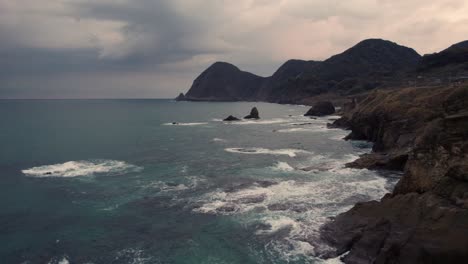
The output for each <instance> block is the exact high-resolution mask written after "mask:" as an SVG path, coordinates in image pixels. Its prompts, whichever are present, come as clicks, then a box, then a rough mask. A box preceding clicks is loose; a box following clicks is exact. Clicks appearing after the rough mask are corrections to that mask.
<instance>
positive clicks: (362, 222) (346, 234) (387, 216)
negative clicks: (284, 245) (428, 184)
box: [321, 193, 468, 263]
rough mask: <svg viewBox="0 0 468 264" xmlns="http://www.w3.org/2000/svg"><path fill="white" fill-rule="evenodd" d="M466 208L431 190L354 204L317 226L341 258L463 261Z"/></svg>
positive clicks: (467, 225)
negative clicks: (438, 195) (332, 219)
mask: <svg viewBox="0 0 468 264" xmlns="http://www.w3.org/2000/svg"><path fill="white" fill-rule="evenodd" d="M467 228H468V210H466V209H461V208H459V207H456V206H453V205H451V204H450V203H447V201H446V200H444V199H442V198H440V197H437V196H435V195H431V194H424V195H420V194H416V193H410V194H405V195H398V196H395V197H388V198H386V199H383V200H382V201H381V202H375V201H374V202H367V203H359V204H357V205H356V206H355V207H354V208H353V209H351V210H350V211H348V212H346V213H343V214H341V215H339V216H338V217H336V219H335V221H333V222H330V223H329V224H327V225H325V226H324V227H323V228H322V232H321V237H322V239H323V240H324V241H326V242H328V243H329V245H332V246H333V247H334V248H335V250H334V251H332V252H321V253H322V254H323V255H324V256H327V257H334V256H339V255H341V254H343V253H345V252H347V251H350V252H349V254H348V255H346V256H345V257H344V262H345V263H467V261H468V251H466V246H467V245H468V237H467V236H466V230H467Z"/></svg>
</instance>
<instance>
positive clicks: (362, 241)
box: [322, 86, 468, 263]
mask: <svg viewBox="0 0 468 264" xmlns="http://www.w3.org/2000/svg"><path fill="white" fill-rule="evenodd" d="M354 104H355V105H354V107H353V108H352V109H349V111H347V112H346V113H344V116H343V117H342V118H341V119H339V120H337V121H335V122H334V126H338V127H343V128H347V129H350V130H351V133H350V135H349V136H348V137H347V138H348V139H361V140H369V141H372V142H374V147H373V153H371V154H367V155H364V156H362V157H361V158H360V159H358V160H357V161H354V162H352V163H351V164H349V165H350V166H352V167H360V168H371V169H395V170H404V175H403V176H402V178H401V179H400V181H399V182H398V184H397V186H396V187H395V189H394V191H393V192H392V193H391V194H388V195H386V196H385V197H383V198H382V200H381V201H371V202H365V203H359V204H357V205H356V206H354V207H353V208H352V209H351V210H350V211H348V212H346V213H343V214H341V215H339V216H338V217H336V219H335V220H334V221H332V222H330V223H329V224H327V225H326V226H325V227H323V229H322V239H323V240H324V241H326V242H327V243H328V244H329V245H331V246H332V247H333V248H335V249H336V251H333V252H326V253H322V254H324V255H325V256H329V257H332V256H339V255H341V254H343V253H345V252H348V251H349V253H348V254H347V255H346V256H344V258H343V260H344V262H345V263H468V87H467V86H460V87H430V88H403V89H396V90H391V91H382V90H376V91H372V92H371V93H370V94H369V95H368V96H367V97H366V98H365V99H363V100H361V101H359V102H354Z"/></svg>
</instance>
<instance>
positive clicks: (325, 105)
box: [304, 101, 335, 116]
mask: <svg viewBox="0 0 468 264" xmlns="http://www.w3.org/2000/svg"><path fill="white" fill-rule="evenodd" d="M334 113H335V107H334V106H333V104H332V103H331V102H328V101H323V102H317V103H316V104H315V105H314V106H313V107H312V108H310V109H309V111H307V113H305V114H304V115H305V116H325V115H331V114H334Z"/></svg>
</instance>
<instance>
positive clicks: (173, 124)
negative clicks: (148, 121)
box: [163, 122, 208, 126]
mask: <svg viewBox="0 0 468 264" xmlns="http://www.w3.org/2000/svg"><path fill="white" fill-rule="evenodd" d="M207 124H208V123H207V122H193V123H179V122H172V123H164V124H163V125H164V126H200V125H207Z"/></svg>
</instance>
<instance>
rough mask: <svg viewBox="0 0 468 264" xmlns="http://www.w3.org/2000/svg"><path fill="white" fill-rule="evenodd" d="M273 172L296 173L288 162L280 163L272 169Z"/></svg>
mask: <svg viewBox="0 0 468 264" xmlns="http://www.w3.org/2000/svg"><path fill="white" fill-rule="evenodd" d="M271 168H272V169H273V170H277V171H294V168H293V167H291V165H289V164H288V163H287V162H283V161H278V162H277V163H276V164H275V165H274V166H272V167H271Z"/></svg>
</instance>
